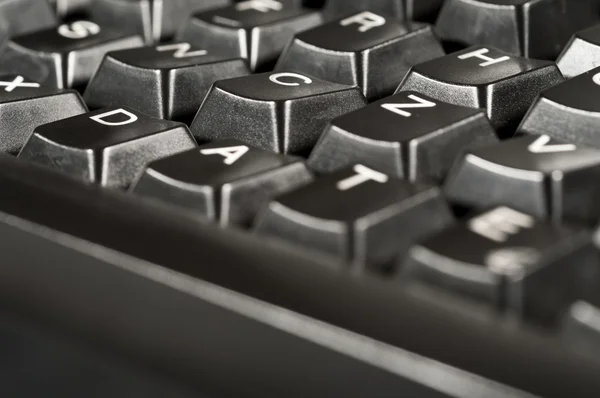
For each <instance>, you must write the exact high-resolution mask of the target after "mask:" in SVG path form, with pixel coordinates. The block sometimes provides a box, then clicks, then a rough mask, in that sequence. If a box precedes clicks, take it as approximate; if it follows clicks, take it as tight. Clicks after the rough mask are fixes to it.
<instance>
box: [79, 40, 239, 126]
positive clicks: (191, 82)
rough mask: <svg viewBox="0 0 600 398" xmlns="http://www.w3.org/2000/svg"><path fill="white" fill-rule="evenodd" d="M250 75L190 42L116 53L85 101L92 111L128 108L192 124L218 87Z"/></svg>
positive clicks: (236, 61)
mask: <svg viewBox="0 0 600 398" xmlns="http://www.w3.org/2000/svg"><path fill="white" fill-rule="evenodd" d="M248 74H250V71H249V70H248V66H247V64H246V61H245V60H242V59H240V58H232V57H229V56H223V55H221V54H219V53H214V52H209V51H206V50H203V49H202V48H198V47H194V46H193V45H191V44H190V43H187V42H176V43H170V44H163V45H159V46H155V47H143V48H136V49H130V50H122V51H114V52H110V53H109V54H107V56H106V57H105V58H104V59H103V61H102V64H101V65H100V67H99V69H98V70H97V71H96V73H95V74H94V78H93V79H92V80H91V81H90V84H89V85H88V86H87V88H86V90H85V94H84V98H85V101H86V103H87V104H88V105H89V106H90V108H92V109H98V108H104V107H109V106H128V107H132V108H134V109H137V110H139V111H140V112H143V113H146V114H148V115H150V116H154V117H158V118H163V119H170V120H176V121H180V122H184V123H191V122H192V120H193V118H194V116H195V115H196V112H197V111H198V108H199V107H200V105H201V104H202V101H203V100H204V97H205V96H206V93H207V92H208V90H209V88H210V87H211V86H212V84H213V83H214V82H215V81H217V80H222V79H227V78H233V77H238V76H244V75H248Z"/></svg>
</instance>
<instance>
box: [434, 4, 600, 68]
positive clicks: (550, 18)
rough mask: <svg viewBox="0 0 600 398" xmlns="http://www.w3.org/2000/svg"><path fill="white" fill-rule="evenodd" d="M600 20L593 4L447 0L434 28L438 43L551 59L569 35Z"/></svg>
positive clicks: (597, 8) (599, 10) (596, 8)
mask: <svg viewBox="0 0 600 398" xmlns="http://www.w3.org/2000/svg"><path fill="white" fill-rule="evenodd" d="M599 19H600V4H599V3H598V1H597V0H578V1H564V0H447V1H446V2H445V3H444V6H443V7H442V10H441V11H440V15H439V18H438V20H437V23H436V28H437V29H436V30H437V32H438V34H439V35H440V37H441V38H442V39H443V40H446V41H450V42H454V43H457V44H458V45H463V46H465V47H466V46H470V45H475V44H480V45H485V46H493V47H496V48H498V49H501V50H504V51H507V52H510V53H512V54H520V55H523V56H525V57H531V58H542V59H552V60H553V59H555V58H556V56H557V55H558V54H559V53H560V51H561V50H562V48H563V47H564V45H565V44H566V43H567V41H568V40H569V38H570V37H571V35H572V34H573V33H575V32H576V31H577V30H579V29H583V28H585V27H588V26H589V25H592V24H593V23H595V22H597V21H598V20H599Z"/></svg>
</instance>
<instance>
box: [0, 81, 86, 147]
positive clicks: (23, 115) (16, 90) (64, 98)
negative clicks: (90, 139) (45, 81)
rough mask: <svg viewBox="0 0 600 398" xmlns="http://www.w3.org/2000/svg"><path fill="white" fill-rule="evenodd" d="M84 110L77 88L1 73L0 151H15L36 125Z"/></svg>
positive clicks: (74, 114) (77, 113)
mask: <svg viewBox="0 0 600 398" xmlns="http://www.w3.org/2000/svg"><path fill="white" fill-rule="evenodd" d="M85 112H87V108H86V106H85V104H84V102H83V100H82V99H81V97H80V96H79V94H78V93H77V92H76V91H73V90H61V89H55V88H48V87H43V86H42V85H40V84H39V83H37V82H33V81H29V80H27V79H26V78H25V77H23V76H21V75H4V76H0V151H2V152H8V153H11V154H17V153H18V152H19V151H20V150H21V148H22V147H23V145H24V144H25V141H26V140H27V139H28V138H29V136H30V135H31V133H33V130H34V129H35V128H36V127H37V126H39V125H41V124H46V123H50V122H54V121H56V120H60V119H65V118H68V117H72V116H76V115H80V114H82V113H85Z"/></svg>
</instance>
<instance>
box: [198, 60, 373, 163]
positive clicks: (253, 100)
mask: <svg viewBox="0 0 600 398" xmlns="http://www.w3.org/2000/svg"><path fill="white" fill-rule="evenodd" d="M365 104H366V101H365V98H364V97H363V95H362V94H361V93H360V90H359V89H358V88H357V87H352V86H347V85H342V84H337V83H331V82H327V81H324V80H321V79H317V78H315V77H312V76H308V75H303V74H300V73H295V72H274V73H262V74H255V75H250V76H243V77H238V78H235V79H227V80H221V81H218V82H216V83H215V84H214V86H213V87H212V88H211V90H210V91H209V93H208V95H207V96H206V99H205V100H204V102H203V103H202V106H201V107H200V110H199V111H198V114H197V115H196V118H195V119H194V122H193V123H192V125H191V126H190V129H191V130H192V133H193V134H194V136H195V137H196V139H197V140H198V142H200V143H202V142H207V141H212V140H215V139H222V138H236V139H239V140H242V141H244V142H246V143H248V144H251V145H253V146H255V147H257V148H260V149H265V150H271V151H274V152H279V153H284V154H295V155H308V153H309V152H310V150H311V149H312V148H313V146H314V145H315V143H316V142H317V140H318V139H319V136H320V135H321V133H322V132H323V129H324V128H325V126H326V125H327V123H329V122H330V121H331V120H332V119H333V118H335V117H337V116H340V115H342V114H344V113H348V112H351V111H353V110H356V109H358V108H361V107H363V106H365Z"/></svg>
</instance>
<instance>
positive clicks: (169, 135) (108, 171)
mask: <svg viewBox="0 0 600 398" xmlns="http://www.w3.org/2000/svg"><path fill="white" fill-rule="evenodd" d="M195 146H196V143H195V142H194V139H193V138H192V137H191V135H190V133H189V130H188V129H187V127H186V126H185V125H183V124H181V123H175V122H169V121H166V120H160V119H154V118H150V117H148V116H146V115H144V114H142V113H140V112H137V111H134V110H133V109H130V108H107V109H102V110H99V111H96V112H90V113H86V114H83V115H80V116H75V117H72V118H68V119H64V120H60V121H57V122H54V123H49V124H45V125H42V126H39V127H37V128H36V129H35V131H34V132H33V135H32V136H31V138H30V139H29V140H28V141H27V143H26V144H25V146H24V147H23V149H22V150H21V152H20V153H19V157H20V158H23V159H26V160H29V161H34V162H37V163H41V164H44V165H46V166H49V167H53V168H55V169H57V170H60V171H62V172H64V173H67V174H70V175H72V176H74V177H77V178H79V179H82V180H84V181H88V182H94V183H98V184H100V185H102V186H104V187H109V188H126V187H127V186H129V185H130V184H131V182H132V181H133V179H134V178H135V177H136V176H137V175H138V174H140V173H141V172H142V170H143V168H144V166H145V165H146V164H148V163H150V162H151V161H153V160H157V159H161V158H163V157H166V156H169V155H173V154H176V153H179V152H182V151H185V150H187V149H192V148H195Z"/></svg>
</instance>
